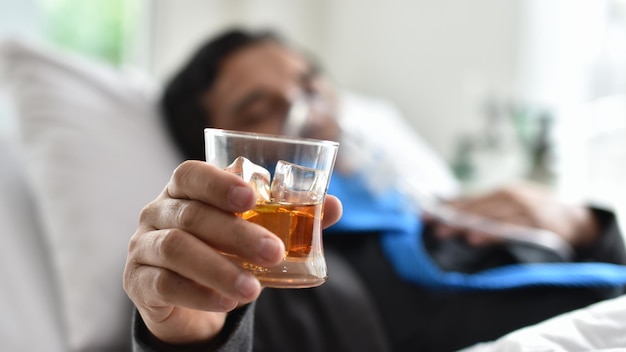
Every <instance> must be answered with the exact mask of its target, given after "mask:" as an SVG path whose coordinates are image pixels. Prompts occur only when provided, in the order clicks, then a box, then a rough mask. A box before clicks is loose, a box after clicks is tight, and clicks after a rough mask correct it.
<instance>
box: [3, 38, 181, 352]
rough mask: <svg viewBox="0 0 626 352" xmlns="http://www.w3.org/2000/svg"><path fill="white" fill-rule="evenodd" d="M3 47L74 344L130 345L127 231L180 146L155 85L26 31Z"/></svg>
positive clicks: (167, 174)
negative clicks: (28, 37) (160, 112)
mask: <svg viewBox="0 0 626 352" xmlns="http://www.w3.org/2000/svg"><path fill="white" fill-rule="evenodd" d="M0 53H1V55H0V57H1V58H2V59H1V60H2V64H3V66H4V74H5V77H6V79H7V80H8V81H9V82H10V89H9V91H10V93H11V94H12V97H13V104H14V105H15V109H16V112H17V125H18V130H19V135H20V137H21V141H22V146H23V149H24V157H23V161H24V163H25V170H26V173H27V177H28V180H29V182H31V183H32V187H33V191H34V199H35V201H36V202H37V204H38V206H39V209H40V214H41V224H42V227H43V234H44V236H45V238H46V240H47V241H48V243H49V245H50V247H49V249H50V255H51V260H52V270H53V276H55V277H56V279H57V282H58V294H59V299H60V307H59V308H60V311H61V313H62V314H61V318H62V327H61V328H62V330H63V331H65V332H66V334H67V336H66V340H67V343H68V347H67V350H122V349H126V347H127V346H129V336H130V335H129V328H130V327H129V324H130V316H131V311H132V310H131V306H130V302H129V301H128V298H127V297H126V295H125V293H124V292H123V289H122V272H123V267H124V262H125V258H126V250H127V246H128V239H129V237H130V236H131V235H132V234H133V232H134V231H135V228H136V224H137V218H138V214H139V211H140V210H141V207H142V206H143V205H145V204H147V203H148V202H149V201H150V200H152V199H154V198H155V197H156V196H157V195H158V194H159V192H160V191H161V189H162V188H163V186H164V185H165V184H166V182H167V180H168V178H169V177H170V175H171V172H172V170H173V169H174V168H175V166H176V165H177V156H176V155H175V154H174V152H173V148H172V146H171V144H170V142H169V140H168V138H167V137H166V135H165V133H164V130H163V128H162V126H161V124H160V122H159V121H160V120H159V119H158V118H157V115H156V113H155V109H154V105H155V104H154V101H153V98H152V97H153V95H154V94H152V93H154V91H153V90H151V89H147V88H146V87H147V86H145V85H141V84H138V83H137V81H135V80H132V79H130V78H129V77H128V76H127V75H123V74H122V73H120V72H119V71H116V70H114V69H112V68H111V67H108V66H107V65H104V64H101V63H97V62H93V61H88V60H86V59H82V58H78V57H75V56H71V55H70V54H67V53H64V52H60V51H57V50H56V49H52V48H50V47H46V46H43V45H42V44H34V43H32V42H27V41H23V40H21V41H20V40H9V41H6V42H4V43H2V46H1V48H0Z"/></svg>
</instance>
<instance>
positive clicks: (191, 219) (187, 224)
mask: <svg viewBox="0 0 626 352" xmlns="http://www.w3.org/2000/svg"><path fill="white" fill-rule="evenodd" d="M201 210H202V207H201V206H200V204H199V203H198V202H195V201H187V202H180V203H179V204H178V209H177V212H176V220H177V224H178V225H179V226H180V227H182V228H183V229H190V228H193V227H194V225H195V224H196V223H197V222H198V220H199V216H200V213H201Z"/></svg>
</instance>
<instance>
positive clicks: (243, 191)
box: [228, 186, 254, 209]
mask: <svg viewBox="0 0 626 352" xmlns="http://www.w3.org/2000/svg"><path fill="white" fill-rule="evenodd" d="M253 198H254V191H253V190H251V189H250V188H248V187H243V186H235V187H232V188H231V189H230V192H229V195H228V199H229V200H230V203H231V204H232V205H234V206H235V207H237V208H240V209H241V208H249V207H250V206H251V204H250V203H251V200H252V199H253Z"/></svg>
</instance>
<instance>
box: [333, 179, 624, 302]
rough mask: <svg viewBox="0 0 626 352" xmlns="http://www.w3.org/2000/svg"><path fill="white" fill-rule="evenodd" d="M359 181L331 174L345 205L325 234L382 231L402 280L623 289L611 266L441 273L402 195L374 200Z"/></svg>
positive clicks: (619, 271)
mask: <svg viewBox="0 0 626 352" xmlns="http://www.w3.org/2000/svg"><path fill="white" fill-rule="evenodd" d="M364 185H365V182H364V180H363V178H362V177H361V176H358V175H356V176H353V177H346V176H343V175H341V174H339V173H337V172H336V173H335V174H333V177H332V180H331V183H330V187H329V193H330V194H333V195H335V196H337V197H338V198H339V199H341V201H342V202H343V204H344V212H343V216H342V218H341V220H339V222H338V223H337V224H335V225H333V226H332V227H330V228H329V229H327V230H326V232H325V233H326V234H328V235H332V234H337V233H351V232H362V231H374V232H380V233H381V234H382V235H381V245H382V249H383V252H384V253H385V255H386V256H387V258H388V260H389V261H390V262H391V264H392V265H393V267H394V268H395V270H396V272H397V273H398V275H399V276H400V277H402V278H403V279H405V280H407V281H409V282H413V283H416V284H419V285H422V286H428V287H432V288H442V289H444V288H445V289H469V290H472V289H474V290H475V289H483V290H493V289H508V288H515V287H524V286H535V285H549V286H584V287H592V286H598V287H600V286H621V285H626V266H622V265H616V264H609V263H533V264H514V265H506V266H501V267H498V268H494V269H488V270H484V271H481V272H478V273H474V274H468V273H461V272H452V271H448V272H446V271H443V270H441V269H440V268H439V267H438V266H437V264H436V263H435V262H434V261H433V260H432V258H431V257H430V256H429V254H428V253H427V252H426V249H425V247H424V244H423V240H422V228H423V227H422V222H421V220H420V218H419V216H418V215H417V212H416V210H415V209H411V207H410V206H408V202H407V200H406V199H405V198H404V197H403V196H402V195H401V194H399V193H397V192H395V191H390V192H387V193H384V194H380V195H375V194H372V193H371V192H369V191H368V190H367V188H366V187H365V186H364Z"/></svg>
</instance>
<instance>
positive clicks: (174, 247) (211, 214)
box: [124, 161, 341, 343]
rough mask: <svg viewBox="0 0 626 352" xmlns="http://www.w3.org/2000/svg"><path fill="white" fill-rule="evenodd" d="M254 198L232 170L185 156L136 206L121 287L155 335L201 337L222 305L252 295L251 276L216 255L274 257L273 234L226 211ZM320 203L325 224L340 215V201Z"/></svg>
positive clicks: (268, 260)
mask: <svg viewBox="0 0 626 352" xmlns="http://www.w3.org/2000/svg"><path fill="white" fill-rule="evenodd" d="M255 202H256V194H255V193H254V190H253V189H252V188H251V187H250V186H249V185H247V184H246V183H245V182H244V181H243V180H241V179H240V178H239V177H237V176H235V175H234V174H231V173H228V172H225V171H223V170H219V169H217V168H215V167H213V166H210V165H208V164H207V163H204V162H200V161H187V162H184V163H182V164H181V165H180V166H179V167H178V168H177V169H176V170H175V171H174V173H173V175H172V178H171V180H170V181H169V183H168V184H167V186H166V187H165V189H164V190H163V192H162V193H161V194H160V195H159V196H158V197H157V198H156V199H155V200H154V201H152V202H151V203H150V204H148V205H147V206H146V207H145V208H144V209H143V210H142V212H141V215H140V219H139V224H138V227H137V231H136V232H135V234H134V235H133V236H132V238H131V240H130V244H129V248H128V258H127V262H126V267H125V270H124V290H125V291H126V293H127V294H128V296H129V297H130V299H131V300H132V301H133V302H134V304H135V306H136V307H137V309H138V310H139V313H140V314H141V316H142V318H143V320H144V322H145V324H146V326H147V327H148V329H149V330H150V331H151V333H152V334H153V335H155V336H156V337H157V338H159V339H161V340H162V341H165V342H168V343H191V342H200V341H206V340H209V339H211V338H213V337H215V336H216V335H217V334H218V333H219V332H220V331H221V329H222V328H223V326H224V322H225V319H226V314H227V312H228V311H231V310H232V309H234V308H236V307H237V306H238V305H242V304H246V303H249V302H251V301H253V300H255V299H256V298H257V297H258V296H259V294H260V292H261V285H260V284H259V282H258V280H257V279H256V278H255V277H254V276H253V275H251V274H250V273H248V272H246V271H245V270H243V269H241V268H239V267H238V266H237V265H235V264H234V263H232V262H231V261H229V260H228V259H226V257H224V256H223V255H222V254H221V253H222V252H224V253H229V254H233V255H236V256H238V257H240V258H242V259H244V260H245V261H247V262H250V263H253V264H256V265H260V266H271V265H275V264H278V263H279V262H280V260H281V259H282V256H283V252H284V244H283V243H282V241H281V240H280V239H279V238H278V237H277V236H275V235H274V234H273V233H271V232H270V231H268V230H266V229H265V228H263V227H261V226H258V225H255V224H253V223H250V222H247V221H245V220H242V219H241V218H238V217H237V216H235V214H234V213H235V212H242V211H245V210H248V209H250V208H252V207H253V206H254V204H255ZM324 210H325V217H324V221H323V223H324V226H325V227H327V226H330V225H331V224H333V223H335V222H336V221H337V220H338V219H339V217H340V216H341V203H340V202H339V201H338V199H337V198H335V197H332V196H328V197H327V202H326V203H325V207H324Z"/></svg>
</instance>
